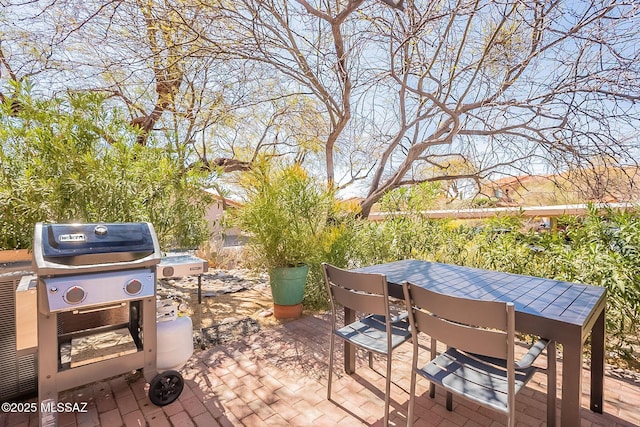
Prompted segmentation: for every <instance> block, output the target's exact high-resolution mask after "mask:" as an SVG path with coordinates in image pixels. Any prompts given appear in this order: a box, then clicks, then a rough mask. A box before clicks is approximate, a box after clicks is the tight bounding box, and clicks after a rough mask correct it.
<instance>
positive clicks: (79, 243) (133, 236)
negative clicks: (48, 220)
mask: <svg viewBox="0 0 640 427" xmlns="http://www.w3.org/2000/svg"><path fill="white" fill-rule="evenodd" d="M42 252H43V254H44V256H45V257H68V256H76V255H83V254H97V253H100V254H107V253H114V252H136V253H137V252H146V253H147V254H150V253H153V238H152V237H151V232H150V231H149V227H148V226H147V224H146V223H117V224H43V226H42Z"/></svg>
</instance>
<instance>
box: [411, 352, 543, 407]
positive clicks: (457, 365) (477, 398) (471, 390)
mask: <svg viewBox="0 0 640 427" xmlns="http://www.w3.org/2000/svg"><path fill="white" fill-rule="evenodd" d="M417 373H419V374H420V375H422V376H424V377H425V378H427V379H428V380H429V381H431V382H432V383H435V384H437V385H440V386H442V387H443V388H444V389H445V390H447V391H451V392H453V393H455V394H459V395H462V396H464V397H466V398H467V399H469V400H472V401H474V402H476V403H477V404H479V405H482V406H487V407H490V408H493V409H496V410H498V411H500V412H503V413H508V412H509V409H508V404H507V398H508V393H507V384H508V383H507V372H506V371H505V370H503V369H500V368H499V367H496V366H494V365H492V364H489V363H485V362H483V361H481V360H478V359H476V358H473V357H470V356H469V355H467V354H465V353H462V352H460V351H458V350H456V349H455V348H450V349H449V350H447V351H446V352H445V353H442V354H441V355H439V356H438V357H436V358H435V359H433V360H432V361H431V362H429V363H428V364H427V365H425V366H424V367H423V368H421V369H418V370H417ZM534 373H535V368H534V367H529V368H525V369H517V370H516V371H515V377H516V378H515V392H516V393H518V391H519V390H520V389H521V388H522V387H523V386H524V385H525V384H526V383H527V382H528V381H529V379H531V377H532V376H533V374H534Z"/></svg>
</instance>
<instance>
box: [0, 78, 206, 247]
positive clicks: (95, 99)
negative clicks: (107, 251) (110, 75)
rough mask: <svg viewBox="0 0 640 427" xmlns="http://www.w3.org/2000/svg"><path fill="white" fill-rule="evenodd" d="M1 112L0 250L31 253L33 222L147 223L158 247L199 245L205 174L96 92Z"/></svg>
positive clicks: (22, 92) (23, 97)
mask: <svg viewBox="0 0 640 427" xmlns="http://www.w3.org/2000/svg"><path fill="white" fill-rule="evenodd" d="M27 89H28V88H23V87H21V86H19V85H16V92H17V93H18V94H19V95H18V99H19V102H20V105H21V109H20V110H19V113H18V115H12V114H11V105H8V104H1V105H0V106H1V109H0V249H14V248H29V247H30V246H31V243H32V236H33V229H34V224H35V223H36V222H38V221H43V222H115V221H149V222H151V223H153V225H154V228H155V230H156V232H157V234H158V237H159V240H160V243H161V246H162V247H163V248H167V249H168V248H172V247H195V246H197V245H198V244H200V243H201V242H202V241H203V240H205V239H206V238H207V235H208V231H207V224H206V222H205V219H204V209H205V208H206V206H207V201H208V196H207V195H206V193H204V192H203V191H201V188H202V187H203V186H204V184H205V178H206V177H205V176H203V175H202V174H201V173H199V172H196V171H193V170H186V169H185V168H184V166H183V165H182V164H181V163H180V162H179V161H178V160H177V159H176V158H174V157H173V156H172V155H171V154H170V153H169V152H167V151H166V150H165V149H162V148H158V147H153V146H146V147H142V146H140V145H137V144H136V143H135V141H136V132H135V131H134V130H133V129H131V128H130V127H129V126H128V125H127V123H126V121H125V120H124V119H123V117H122V116H121V114H120V113H119V111H117V110H113V109H109V108H108V107H107V105H106V104H105V102H104V98H103V97H102V96H101V95H99V94H95V93H82V94H68V95H67V96H65V97H62V98H54V99H49V100H36V99H34V98H32V97H31V96H30V95H29V91H28V90H27Z"/></svg>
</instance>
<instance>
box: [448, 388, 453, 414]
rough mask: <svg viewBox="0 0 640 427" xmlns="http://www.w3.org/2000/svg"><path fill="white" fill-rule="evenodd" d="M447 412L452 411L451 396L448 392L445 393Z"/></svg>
mask: <svg viewBox="0 0 640 427" xmlns="http://www.w3.org/2000/svg"><path fill="white" fill-rule="evenodd" d="M447 411H449V412H451V411H453V394H451V392H450V391H448V392H447Z"/></svg>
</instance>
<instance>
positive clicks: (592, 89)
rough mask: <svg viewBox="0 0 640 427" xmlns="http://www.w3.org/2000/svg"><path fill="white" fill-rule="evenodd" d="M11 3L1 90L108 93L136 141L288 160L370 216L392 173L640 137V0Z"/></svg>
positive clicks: (468, 172) (430, 177) (198, 157)
mask: <svg viewBox="0 0 640 427" xmlns="http://www.w3.org/2000/svg"><path fill="white" fill-rule="evenodd" d="M6 3H7V6H6V7H5V8H4V9H3V11H2V12H0V23H1V24H2V26H1V28H2V30H0V64H1V65H0V73H1V74H0V84H1V85H2V86H0V93H1V98H0V99H1V100H4V102H8V100H10V99H11V98H12V97H13V96H14V94H13V93H12V89H11V87H12V86H10V85H9V84H8V81H9V80H15V81H21V80H25V79H28V80H30V81H31V82H32V83H33V84H34V86H35V88H37V89H38V91H40V92H41V93H42V95H43V96H45V95H46V96H49V95H50V94H51V93H52V92H54V93H55V92H59V91H83V90H93V91H99V92H103V93H104V94H106V96H108V97H109V100H110V102H112V103H114V104H118V105H120V106H122V107H124V108H126V110H127V111H128V114H129V118H128V121H129V123H130V124H132V125H134V126H137V127H138V129H139V130H140V132H139V137H138V143H139V144H141V145H144V144H146V143H147V140H148V137H149V135H151V134H153V135H154V136H155V138H156V140H157V141H161V143H162V145H164V146H165V147H167V148H168V149H170V150H171V151H172V152H173V153H175V155H176V156H177V158H178V159H179V161H181V162H183V163H184V164H185V165H186V166H189V167H192V168H199V169H205V170H209V171H212V170H214V169H223V170H227V171H236V170H242V169H246V168H248V167H250V165H251V164H252V163H253V162H255V161H256V159H257V158H259V157H263V156H288V157H290V158H291V159H292V160H294V161H296V162H298V163H302V164H305V165H306V166H307V168H308V169H310V170H313V171H315V172H316V173H317V174H318V175H321V176H322V177H323V178H324V179H326V181H327V183H328V184H329V185H330V186H332V187H334V188H337V189H348V188H351V191H352V192H356V191H360V192H361V193H362V194H363V195H364V196H365V199H364V201H363V203H362V211H363V215H365V216H366V215H367V214H368V212H369V210H370V208H371V206H372V205H373V203H375V202H376V201H378V200H380V198H381V197H382V196H383V195H384V194H386V193H388V192H389V191H391V190H393V189H395V188H398V187H402V186H406V185H411V184H415V183H419V182H425V181H446V182H447V183H448V185H449V186H450V187H451V184H450V183H452V182H454V181H455V180H456V179H466V180H476V181H478V182H480V181H481V180H483V179H486V178H487V177H490V176H492V174H493V173H496V172H500V173H505V174H520V173H534V172H540V171H551V170H565V169H567V168H572V169H573V170H579V169H580V168H581V167H584V166H589V165H592V164H593V162H594V161H596V160H594V159H598V160H597V161H601V159H603V158H606V159H607V162H608V163H609V164H616V165H629V164H635V160H634V159H635V158H637V155H638V152H637V151H638V147H640V143H639V141H638V137H637V133H636V131H635V129H637V128H638V125H639V124H640V123H639V120H640V109H639V107H638V100H639V98H640V87H639V85H640V83H639V82H640V78H638V77H640V76H639V71H640V70H639V68H640V60H639V59H640V58H639V56H640V50H639V48H638V43H637V41H638V40H639V39H640V38H639V37H638V36H639V34H638V31H639V29H640V25H638V24H639V23H640V22H639V18H638V9H639V8H640V5H637V4H635V3H630V2H626V1H618V0H612V1H606V2H605V1H600V0H597V1H596V0H594V1H565V0H539V1H533V2H521V1H515V0H514V1H512V0H506V1H502V2H496V1H491V0H436V1H429V2H427V1H417V0H416V1H407V2H405V3H402V2H401V3H399V4H397V3H394V2H391V1H384V2H383V1H376V0H367V1H365V0H341V1H327V0H314V1H311V0H295V1H287V0H264V1H263V0H261V1H257V0H239V1H234V2H225V1H219V2H201V1H198V0H168V1H163V2H157V1H155V0H147V1H142V0H136V1H132V2H120V1H109V2H98V1H94V0H89V1H82V2H80V1H77V0H54V1H49V2H40V1H34V2H27V3H26V4H25V2H22V1H21V2H12V1H9V2H6ZM390 4H391V5H392V6H394V5H395V6H400V7H391V6H390ZM461 166H464V167H461Z"/></svg>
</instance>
